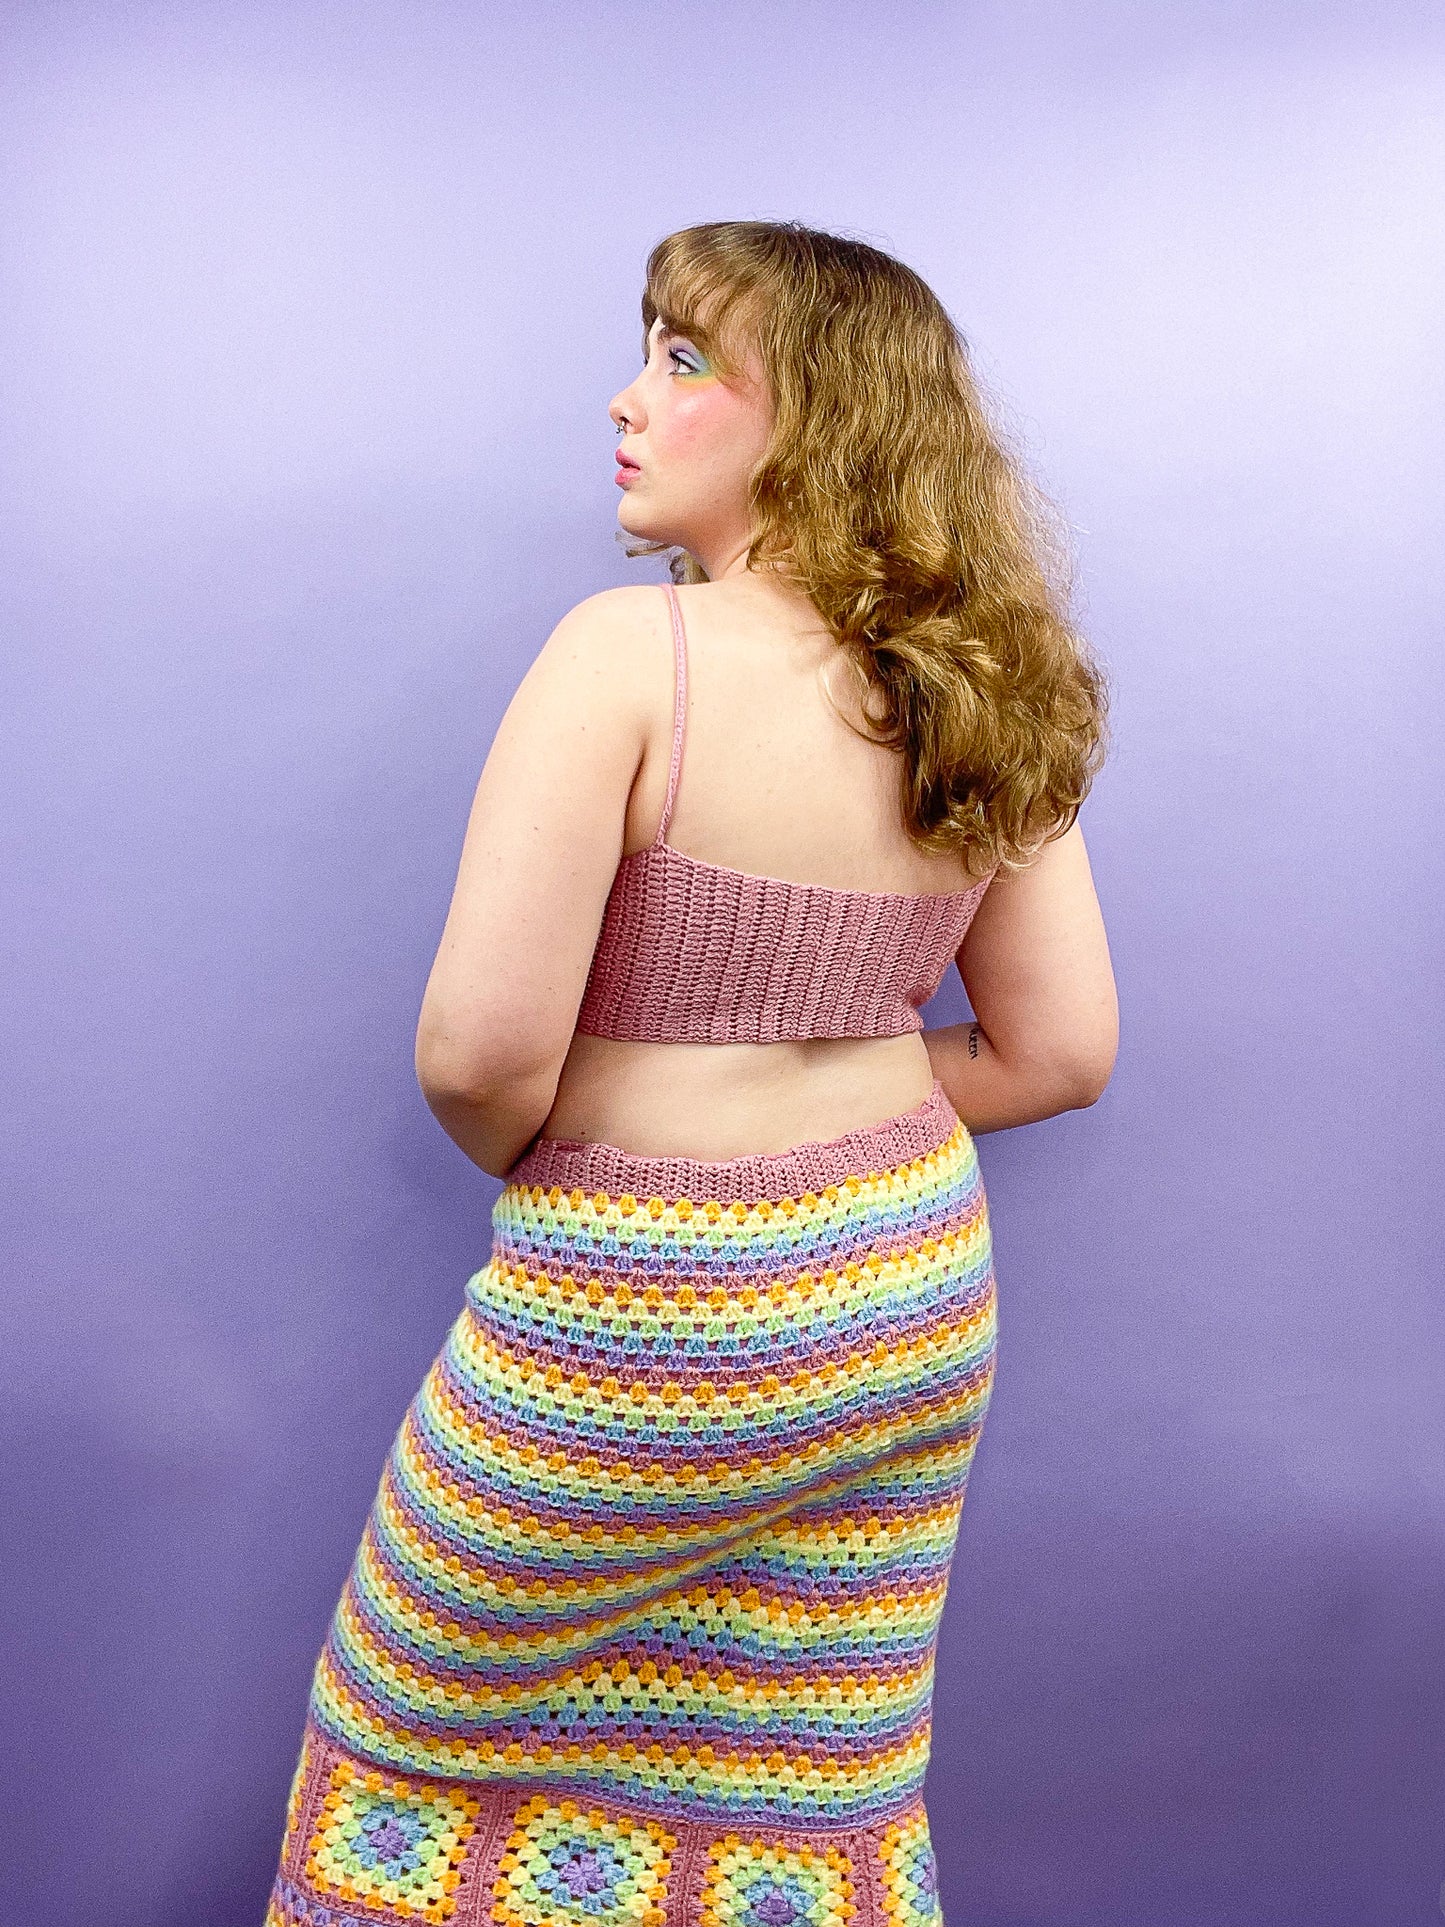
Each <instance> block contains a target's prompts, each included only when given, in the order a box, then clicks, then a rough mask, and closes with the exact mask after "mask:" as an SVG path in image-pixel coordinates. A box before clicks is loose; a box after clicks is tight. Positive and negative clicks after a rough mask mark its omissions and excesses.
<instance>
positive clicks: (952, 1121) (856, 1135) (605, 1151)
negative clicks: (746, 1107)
mask: <svg viewBox="0 0 1445 1927" xmlns="http://www.w3.org/2000/svg"><path fill="white" fill-rule="evenodd" d="M957 1128H958V1113H957V1111H955V1110H954V1108H953V1105H952V1103H951V1102H950V1101H949V1098H948V1096H947V1094H946V1093H945V1091H944V1088H943V1086H942V1084H941V1083H940V1082H939V1081H938V1079H937V1078H936V1077H935V1078H934V1080H933V1089H932V1090H931V1091H930V1092H929V1094H928V1096H927V1097H926V1098H925V1099H924V1100H923V1102H922V1103H921V1104H919V1105H917V1106H916V1107H915V1108H914V1109H913V1110H911V1111H898V1112H896V1113H895V1115H894V1116H892V1117H885V1118H884V1119H883V1120H882V1121H881V1123H878V1124H862V1125H859V1126H858V1127H857V1128H856V1129H855V1130H852V1131H845V1132H844V1133H843V1135H842V1136H841V1137H830V1138H828V1139H826V1140H824V1141H817V1140H813V1139H809V1140H808V1141H807V1142H805V1143H802V1144H794V1145H792V1146H790V1147H789V1149H788V1150H786V1151H757V1152H751V1153H749V1154H747V1155H745V1156H743V1157H737V1158H686V1157H646V1156H643V1155H642V1154H641V1153H640V1152H636V1151H625V1150H623V1148H622V1147H621V1145H619V1144H588V1143H584V1142H583V1141H582V1140H581V1139H579V1138H570V1137H544V1138H536V1139H534V1140H533V1144H532V1148H531V1149H530V1150H529V1151H526V1152H524V1153H523V1155H522V1156H521V1157H520V1158H519V1159H518V1160H517V1162H516V1163H515V1164H514V1165H513V1166H512V1168H511V1170H510V1171H509V1172H508V1173H507V1176H506V1182H507V1183H508V1184H509V1185H513V1184H515V1185H528V1184H540V1185H553V1184H555V1185H560V1186H561V1188H562V1189H563V1190H564V1191H587V1192H596V1191H604V1192H606V1193H607V1194H608V1196H609V1197H614V1198H615V1197H620V1196H622V1195H624V1194H629V1193H630V1194H631V1196H633V1197H636V1198H668V1199H674V1198H689V1199H693V1200H698V1201H700V1200H702V1199H704V1198H713V1199H716V1201H717V1202H718V1203H719V1204H733V1203H735V1202H737V1201H739V1200H741V1201H743V1202H745V1203H749V1204H751V1203H756V1202H757V1201H758V1200H759V1199H760V1198H768V1199H777V1198H796V1197H799V1196H801V1195H802V1193H803V1192H805V1191H820V1190H822V1188H823V1187H824V1185H828V1184H840V1183H841V1182H842V1181H843V1179H844V1178H851V1177H866V1176H867V1175H868V1174H869V1173H870V1172H876V1171H889V1170H891V1169H892V1168H893V1167H894V1166H895V1165H898V1164H906V1163H907V1162H908V1161H909V1160H910V1159H911V1158H916V1157H922V1156H923V1154H924V1153H925V1152H926V1151H933V1150H936V1149H937V1148H938V1146H939V1145H940V1144H944V1143H946V1142H947V1140H948V1139H949V1138H950V1137H951V1136H952V1135H953V1133H954V1131H955V1130H956V1129H957Z"/></svg>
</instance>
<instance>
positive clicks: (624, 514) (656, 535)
mask: <svg viewBox="0 0 1445 1927" xmlns="http://www.w3.org/2000/svg"><path fill="white" fill-rule="evenodd" d="M617 525H618V527H619V528H622V529H625V530H626V531H627V533H628V534H629V535H635V536H636V537H637V538H638V540H639V541H642V542H676V541H678V540H679V539H680V538H679V537H678V536H677V535H676V534H675V533H674V532H673V531H672V530H671V529H669V528H668V527H667V525H666V523H665V522H664V521H663V520H662V519H661V518H660V517H659V516H655V515H649V514H648V513H647V510H646V509H645V508H644V507H643V505H642V503H641V502H634V501H633V499H632V497H631V495H630V494H627V495H624V496H623V497H622V500H621V501H620V502H619V503H618V504H617Z"/></svg>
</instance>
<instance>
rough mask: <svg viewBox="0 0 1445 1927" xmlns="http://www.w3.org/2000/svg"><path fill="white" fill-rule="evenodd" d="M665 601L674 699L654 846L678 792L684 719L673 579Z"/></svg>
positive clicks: (683, 664)
mask: <svg viewBox="0 0 1445 1927" xmlns="http://www.w3.org/2000/svg"><path fill="white" fill-rule="evenodd" d="M662 586H663V588H664V589H665V590H666V592H667V600H668V604H669V606H670V608H671V610H672V648H673V661H674V669H673V699H672V762H671V764H670V765H669V767H668V772H667V800H666V801H665V802H664V804H663V806H662V821H661V822H660V823H659V824H658V826H657V835H656V837H655V838H654V839H653V842H654V845H655V846H660V845H662V844H663V843H665V842H666V841H667V826H668V824H669V823H670V822H671V821H672V803H673V798H674V797H675V796H676V795H677V776H678V771H679V770H680V769H681V767H682V732H683V725H684V723H685V722H686V719H687V631H686V630H685V629H684V628H683V626H682V605H681V604H680V603H679V601H678V599H677V590H676V589H675V588H674V587H673V585H672V583H670V582H665V583H664V584H663V585H662Z"/></svg>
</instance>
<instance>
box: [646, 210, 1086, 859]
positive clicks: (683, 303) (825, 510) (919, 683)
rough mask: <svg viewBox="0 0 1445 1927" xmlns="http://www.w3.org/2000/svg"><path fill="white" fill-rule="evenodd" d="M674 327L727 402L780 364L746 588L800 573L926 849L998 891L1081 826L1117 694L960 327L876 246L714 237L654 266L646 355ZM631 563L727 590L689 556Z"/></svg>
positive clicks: (678, 246) (762, 229)
mask: <svg viewBox="0 0 1445 1927" xmlns="http://www.w3.org/2000/svg"><path fill="white" fill-rule="evenodd" d="M659 316H660V317H661V319H662V321H663V324H664V326H666V327H668V328H671V329H675V330H676V331H677V332H678V333H679V334H685V335H687V336H688V337H689V338H690V339H691V340H693V341H695V342H696V343H697V344H698V346H699V347H700V348H701V349H702V350H703V352H704V353H705V354H707V355H708V357H709V358H710V359H711V360H712V362H713V364H714V367H715V368H716V370H717V372H718V374H719V375H720V376H721V378H722V379H724V380H728V379H730V378H734V377H736V376H737V374H738V373H740V371H741V369H742V366H743V362H744V359H745V354H746V349H747V347H749V346H751V347H752V348H753V349H754V350H755V351H756V352H757V355H758V357H759V359H760V360H761V363H762V366H763V369H764V371H765V373H766V376H767V379H768V382H769V385H770V387H771V391H772V395H773V399H774V404H775V410H776V412H775V418H774V423H773V430H772V436H771V440H770V443H769V446H768V449H767V452H766V454H765V455H764V457H763V459H762V461H761V462H760V463H759V465H758V467H757V469H756V470H755V471H754V474H753V477H752V483H751V493H750V501H751V508H752V531H753V533H752V541H751V545H750V548H749V550H748V557H747V566H748V567H749V568H753V569H756V568H762V567H772V568H775V569H778V570H780V571H782V572H783V573H785V574H786V575H787V576H788V577H789V578H790V579H791V580H792V581H793V582H794V583H795V584H796V585H797V586H798V587H799V588H801V589H802V590H803V591H804V592H805V593H806V594H807V595H808V597H809V598H810V600H811V601H812V602H813V604H814V606H815V607H816V608H817V610H818V612H819V614H820V615H821V616H822V617H823V619H824V620H825V621H826V622H827V623H828V625H829V626H830V628H831V629H832V630H833V632H834V634H835V635H836V637H837V639H838V642H839V643H840V645H841V646H842V647H843V649H844V650H845V651H846V652H847V653H848V654H849V656H850V657H851V658H852V660H853V663H854V665H855V668H856V669H857V670H858V671H859V673H860V674H861V676H862V679H863V683H864V687H865V689H866V690H867V691H868V692H869V701H870V704H871V705H872V707H871V708H870V709H869V710H868V711H866V712H865V713H868V714H869V715H870V717H871V715H872V713H873V710H874V709H876V710H877V712H878V727H877V733H876V734H874V735H873V736H872V737H871V740H872V741H874V742H877V743H879V744H881V745H884V746H885V747H888V748H892V749H902V750H903V751H904V756H903V781H902V790H903V794H902V806H903V820H904V822H905V824H906V826H907V829H908V833H909V834H910V835H911V836H912V837H913V838H914V840H915V841H916V842H917V843H918V844H919V845H920V846H921V847H922V848H924V849H927V850H930V851H933V852H935V853H943V852H954V853H961V854H963V855H964V856H965V858H966V860H967V862H968V865H969V868H970V871H971V873H973V874H976V875H982V874H985V873H986V872H988V871H990V870H992V869H994V868H1001V869H1005V870H1008V869H1016V868H1018V867H1020V866H1021V865H1023V864H1024V863H1026V862H1027V861H1028V860H1029V858H1030V857H1031V856H1032V855H1033V854H1034V853H1035V852H1036V851H1037V849H1038V848H1039V846H1040V845H1041V844H1043V843H1045V842H1047V841H1048V840H1049V839H1050V838H1051V837H1054V836H1058V835H1062V834H1063V832H1064V831H1065V830H1067V829H1068V828H1069V826H1070V825H1071V824H1072V823H1073V821H1074V819H1075V817H1076V816H1077V815H1078V812H1079V806H1080V804H1081V803H1082V802H1083V800H1084V797H1085V796H1086V795H1087V793H1088V790H1089V786H1090V783H1091V782H1092V780H1093V777H1094V775H1095V774H1096V772H1097V770H1098V768H1099V766H1100V764H1101V763H1102V761H1103V757H1104V753H1105V740H1106V732H1105V715H1106V709H1107V690H1106V684H1105V680H1104V676H1103V672H1102V670H1101V669H1100V668H1099V666H1098V664H1097V663H1096V662H1095V661H1094V660H1093V658H1092V656H1091V654H1090V651H1089V649H1088V647H1087V645H1086V644H1085V642H1084V640H1083V638H1082V637H1081V636H1080V635H1079V634H1078V633H1077V632H1076V631H1075V629H1074V628H1073V626H1072V624H1071V622H1070V618H1069V604H1070V600H1071V592H1072V564H1071V559H1070V556H1069V550H1068V544H1067V542H1066V541H1065V539H1064V537H1063V534H1062V530H1061V526H1060V521H1059V518H1058V516H1057V512H1056V511H1055V510H1054V509H1053V508H1052V505H1051V504H1050V503H1049V502H1048V500H1047V498H1046V497H1045V496H1044V495H1043V493H1042V491H1041V490H1040V489H1039V488H1038V487H1037V486H1036V485H1035V483H1034V482H1033V481H1032V479H1031V478H1030V476H1029V475H1028V473H1027V471H1026V468H1025V466H1024V464H1023V462H1022V461H1021V460H1020V458H1019V457H1018V456H1017V455H1015V454H1012V453H1011V452H1009V451H1008V450H1007V449H1006V448H1005V446H1004V442H1003V438H1002V435H1001V433H1000V431H999V430H998V429H997V428H996V427H995V426H994V424H993V423H992V422H991V421H990V419H989V415H988V412H987V411H986V408H985V405H984V401H983V398H982V395H981V392H980V388H979V384H978V381H977V379H976V377H975V376H974V374H973V371H972V368H971V366H970V356H969V351H968V347H967V344H966V342H965V341H964V339H963V337H962V335H961V334H960V333H959V331H958V329H957V328H956V327H955V326H954V324H953V322H952V321H951V320H950V318H949V316H948V313H947V311H946V310H945V308H944V307H943V304H942V303H941V302H940V301H939V299H938V297H937V296H936V295H935V294H934V293H933V291H932V289H931V288H929V287H928V285H927V283H926V282H924V281H923V280H922V279H921V277H920V276H919V275H917V274H915V273H914V271H913V270H912V269H911V268H909V267H906V266H905V265H904V264H903V263H902V262H901V261H897V260H895V259H894V258H893V257H892V256H891V255H888V254H884V253H883V252H882V251H881V250H879V249H878V248H875V247H870V246H868V245H867V244H866V243H864V242H862V241H854V240H851V239H848V238H845V237H844V236H841V235H837V234H829V233H824V232H822V231H820V230H818V229H816V228H809V227H804V226H802V225H801V224H800V223H797V222H792V221H782V222H777V221H714V222H708V223H705V224H703V225H701V226H696V227H687V228H682V229H679V230H678V231H677V232H676V233H674V234H669V235H668V236H667V237H666V238H665V239H664V240H662V241H659V242H658V244H657V246H656V247H655V248H654V249H653V250H652V253H651V254H650V255H649V257H648V261H647V278H646V285H645V288H644V291H643V296H642V325H643V341H644V348H643V353H644V355H645V354H646V352H647V351H646V345H645V344H646V341H647V337H648V334H649V332H650V330H651V328H652V324H653V322H654V321H655V320H656V319H657V318H658V317H659ZM628 553H629V554H630V555H642V554H660V553H669V554H670V555H671V572H672V575H673V579H674V580H675V581H678V582H701V581H705V580H706V576H705V575H704V572H703V570H702V569H701V567H700V566H699V564H698V563H697V561H696V560H695V558H693V557H692V556H691V555H689V554H687V553H686V552H683V551H678V550H677V549H675V548H671V547H670V546H669V545H668V544H666V543H660V542H643V543H637V544H634V545H632V546H630V547H629V549H628ZM859 733H860V734H861V733H863V732H859Z"/></svg>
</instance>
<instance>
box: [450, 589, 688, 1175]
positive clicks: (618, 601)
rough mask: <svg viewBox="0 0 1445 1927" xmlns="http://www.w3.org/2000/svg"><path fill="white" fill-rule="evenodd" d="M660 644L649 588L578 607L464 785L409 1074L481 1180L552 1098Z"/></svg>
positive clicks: (532, 1129)
mask: <svg viewBox="0 0 1445 1927" xmlns="http://www.w3.org/2000/svg"><path fill="white" fill-rule="evenodd" d="M669 642H670V631H669V629H668V623H667V610H666V605H665V604H664V602H663V599H662V597H661V595H659V594H658V593H657V591H656V590H649V589H644V588H627V589H611V590H605V591H604V592H603V593H602V594H600V595H596V596H590V597H588V598H587V600H586V601H585V602H581V603H579V604H578V605H577V607H576V608H575V609H573V610H571V611H570V612H569V613H568V614H567V615H565V616H564V617H563V618H562V620H561V622H559V623H558V625H557V627H556V628H555V629H554V630H553V632H552V634H551V635H550V636H549V637H548V639H547V641H546V643H545V645H544V646H543V648H542V650H541V651H540V653H539V654H538V656H537V658H536V660H535V661H534V662H533V664H532V666H531V667H530V669H528V671H527V673H526V675H525V676H524V677H523V679H522V681H521V683H520V685H519V686H518V689H517V692H516V694H515V695H514V696H513V698H512V700H511V703H510V704H509V706H508V708H507V712H506V714H505V715H504V716H503V718H502V720H501V723H500V724H499V725H498V728H497V733H496V736H495V738H494V739H493V742H492V747H491V750H490V751H489V753H488V755H487V760H486V765H485V767H484V768H483V770H482V774H481V779H480V781H479V782H478V784H477V790H476V797H475V799H474V801H473V803H472V810H471V816H470V819H469V821H468V823H467V832H466V838H465V841H464V843H463V845H462V854H461V862H460V866H459V868H458V871H457V881H456V888H455V890H454V892H453V895H452V901H451V908H450V909H449V911H448V912H447V920H446V927H445V928H444V930H443V931H442V937H441V943H440V946H439V948H438V950H437V954H436V960H435V962H434V963H433V964H432V968H431V975H430V977H429V978H428V980H427V986H426V994H425V996H424V998H423V1000H422V1008H421V1016H420V1020H419V1022H418V1025H417V1037H416V1074H417V1081H418V1083H419V1084H420V1085H421V1088H422V1092H423V1095H424V1096H425V1098H426V1101H427V1103H428V1105H429V1106H430V1108H431V1110H432V1112H433V1114H434V1115H435V1117H436V1119H437V1121H438V1123H439V1124H440V1125H441V1127H442V1129H443V1130H444V1131H445V1132H446V1133H447V1135H448V1137H450V1138H451V1139H452V1140H453V1141H454V1142H455V1143H456V1144H457V1145H459V1146H460V1148H461V1149H462V1150H463V1151H465V1152H466V1154H467V1156H468V1157H469V1158H470V1159H471V1160H472V1162H473V1163H474V1164H477V1165H479V1166H480V1167H481V1169H482V1170H484V1171H486V1172H489V1173H490V1174H491V1175H492V1176H493V1177H502V1176H504V1175H505V1174H506V1172H507V1171H508V1170H509V1169H510V1168H511V1166H512V1165H513V1164H514V1163H515V1162H516V1160H517V1158H518V1157H519V1156H520V1155H521V1153H522V1151H523V1150H525V1148H526V1146H527V1144H528V1143H529V1142H530V1140H531V1139H532V1138H533V1137H535V1135H536V1133H537V1132H538V1130H539V1129H540V1128H541V1126H542V1123H543V1121H544V1119H545V1118H546V1115H547V1113H548V1111H549V1110H550V1109H551V1107H552V1101H553V1099H554V1098H555V1096H556V1094H557V1081H558V1078H559V1077H560V1076H561V1072H562V1065H563V1063H564V1062H565V1061H566V1056H567V1051H568V1047H569V1045H570V1043H571V1040H572V1034H573V1030H574V1028H575V1024H576V1018H577V1012H578V1009H579V1007H580V1005H581V1002H582V993H583V991H584V989H585V988H586V983H587V972H588V969H589V967H590V965H591V961H592V953H593V950H594V949H595V947H596V943H597V934H598V931H599V930H600V929H601V926H602V916H603V912H604V910H605V908H606V904H607V894H608V891H609V890H610V889H611V887H612V879H613V876H614V874H615V872H616V869H617V864H618V861H619V859H620V857H621V855H622V845H623V838H624V834H625V821H626V814H627V802H628V798H629V796H630V794H631V790H632V783H633V779H634V777H635V776H636V774H637V771H638V769H639V767H640V766H641V762H642V752H643V745H644V741H645V726H644V717H643V712H642V708H641V703H640V698H639V694H638V692H639V691H640V689H641V688H642V687H644V686H645V682H646V677H647V668H648V664H649V662H650V666H651V671H652V675H653V679H654V680H655V679H656V671H657V667H658V664H659V663H660V662H661V661H662V660H663V659H664V656H665V653H666V651H667V649H668V647H669Z"/></svg>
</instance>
